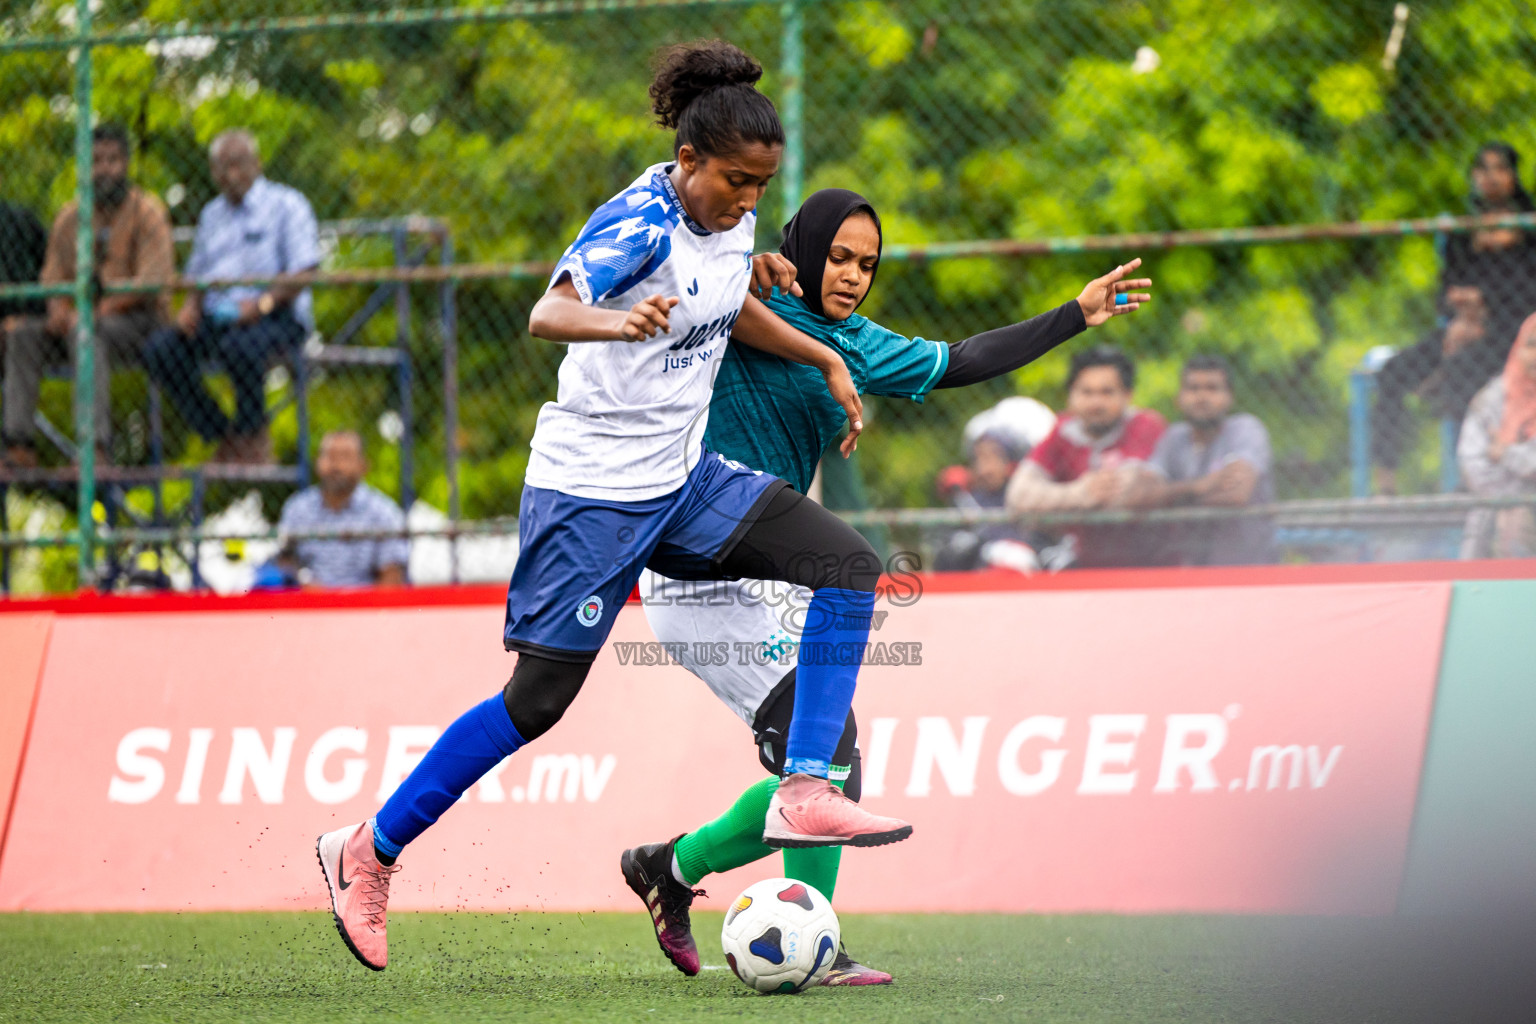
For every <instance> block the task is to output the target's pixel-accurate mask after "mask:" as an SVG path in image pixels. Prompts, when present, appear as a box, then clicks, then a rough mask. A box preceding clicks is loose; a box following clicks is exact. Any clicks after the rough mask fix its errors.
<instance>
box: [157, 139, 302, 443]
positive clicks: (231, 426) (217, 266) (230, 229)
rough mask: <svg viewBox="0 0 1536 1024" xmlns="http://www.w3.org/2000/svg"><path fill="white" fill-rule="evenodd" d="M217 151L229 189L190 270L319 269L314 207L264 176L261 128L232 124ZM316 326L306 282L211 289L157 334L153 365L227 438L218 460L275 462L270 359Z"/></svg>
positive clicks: (209, 428)
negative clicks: (215, 388)
mask: <svg viewBox="0 0 1536 1024" xmlns="http://www.w3.org/2000/svg"><path fill="white" fill-rule="evenodd" d="M208 153H209V161H210V164H211V167H212V170H213V180H214V182H215V183H216V184H217V185H218V187H219V193H220V194H219V196H217V197H216V198H215V199H213V200H212V201H211V202H209V203H208V205H207V206H205V207H203V212H202V215H201V216H200V217H199V218H198V221H197V234H196V236H195V237H194V239H193V242H192V257H191V259H190V260H189V261H188V263H187V276H188V277H190V278H193V279H195V280H200V281H217V280H229V279H232V278H242V277H268V276H273V275H277V274H289V273H297V272H300V271H306V270H313V269H314V268H315V267H316V266H317V265H318V264H319V262H320V253H319V231H318V228H317V226H316V223H315V212H314V210H313V209H312V208H311V207H310V205H309V200H308V199H305V198H304V196H303V195H302V194H300V193H299V192H297V191H296V190H294V189H292V188H289V187H288V186H286V185H278V184H275V183H274V182H271V181H268V180H267V179H266V178H264V177H262V174H261V155H260V152H259V150H258V148H257V144H256V138H255V136H253V135H252V134H251V133H250V132H248V131H246V130H245V129H243V128H235V129H231V130H229V131H226V132H223V133H221V134H219V135H218V136H217V137H216V138H215V139H214V140H213V145H212V146H210V147H209V150H208ZM313 328H314V314H313V308H312V299H311V296H310V293H309V289H307V288H299V287H295V286H293V285H287V284H273V285H271V286H269V287H267V288H259V287H254V286H248V285H241V286H238V287H233V288H213V289H208V290H205V291H201V292H195V293H193V294H191V295H189V296H187V299H186V301H185V302H184V303H183V304H182V307H181V312H180V313H179V314H177V317H176V324H175V326H173V327H167V328H165V329H163V330H160V331H157V332H156V333H155V336H154V337H153V338H152V339H151V340H150V343H149V349H148V351H147V352H146V353H145V363H146V365H147V366H148V367H149V372H150V373H151V374H152V375H153V376H154V378H155V380H157V381H158V382H159V383H160V385H161V387H163V388H164V389H165V391H166V394H167V396H168V397H169V398H170V399H171V401H172V402H173V403H175V405H176V408H177V409H178V410H180V412H181V415H182V416H183V418H185V419H186V421H187V423H188V425H190V426H191V427H192V429H193V430H196V431H197V432H198V433H199V434H201V435H202V436H203V437H205V438H207V439H208V440H210V441H217V442H219V448H218V451H217V452H215V454H214V456H213V458H214V461H215V462H241V463H253V464H260V463H266V462H270V461H272V440H271V437H270V435H269V434H268V432H267V412H266V395H265V391H264V388H263V383H264V381H265V378H266V371H267V364H268V362H270V361H271V360H272V358H273V357H274V356H277V355H281V354H285V353H287V352H289V351H291V350H293V349H294V348H295V347H296V346H297V345H298V344H299V343H300V342H302V341H303V340H304V338H305V337H306V336H307V335H308V334H309V332H310V331H311V330H312V329H313ZM210 358H216V359H217V360H218V361H219V362H220V363H221V364H222V365H223V366H224V368H225V369H226V370H227V371H228V372H229V376H230V379H231V382H232V383H233V384H234V390H235V415H234V418H233V419H231V418H230V417H229V416H227V415H226V414H225V413H224V411H223V410H222V409H220V408H219V405H218V403H217V402H216V401H214V398H213V395H212V394H210V393H209V391H208V386H207V384H206V383H205V382H204V380H203V374H202V366H201V363H202V361H203V360H204V359H210Z"/></svg>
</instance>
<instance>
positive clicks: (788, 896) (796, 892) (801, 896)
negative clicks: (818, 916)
mask: <svg viewBox="0 0 1536 1024" xmlns="http://www.w3.org/2000/svg"><path fill="white" fill-rule="evenodd" d="M779 899H780V900H781V901H782V902H784V903H793V904H795V906H797V907H799V908H801V909H802V910H815V909H816V904H815V903H813V902H812V901H811V894H810V893H808V892H806V891H805V886H803V885H801V884H800V883H798V882H796V883H795V884H794V885H792V886H790V887H789V888H788V889H785V890H784V891H783V892H781V893H779Z"/></svg>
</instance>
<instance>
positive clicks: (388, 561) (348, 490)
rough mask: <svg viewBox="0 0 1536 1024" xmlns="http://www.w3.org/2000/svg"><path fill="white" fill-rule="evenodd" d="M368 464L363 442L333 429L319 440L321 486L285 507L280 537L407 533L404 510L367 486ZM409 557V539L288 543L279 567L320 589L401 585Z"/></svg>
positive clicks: (302, 493) (321, 539) (317, 461)
mask: <svg viewBox="0 0 1536 1024" xmlns="http://www.w3.org/2000/svg"><path fill="white" fill-rule="evenodd" d="M367 471H368V461H367V459H366V458H365V457H364V454H363V439H362V438H361V437H359V436H358V434H357V432H356V431H352V430H333V431H331V432H330V433H329V434H326V435H325V436H324V437H323V438H321V439H320V453H319V455H318V456H317V457H316V459H315V475H316V476H317V477H319V478H320V482H319V483H318V484H316V485H314V486H311V487H307V488H305V489H304V490H302V491H300V492H299V493H298V494H295V495H294V496H293V497H291V498H289V499H288V501H287V502H286V503H285V504H284V505H283V515H282V519H281V520H279V522H278V532H279V534H289V533H293V532H296V531H299V530H337V531H342V530H363V529H387V530H404V529H405V513H404V512H402V511H400V506H398V505H396V504H395V503H394V502H393V501H390V500H389V499H388V498H387V497H385V496H384V495H383V494H381V493H379V492H378V491H376V490H374V489H373V488H372V487H369V486H368V485H367V484H365V483H363V474H364V473H366V472H367ZM410 557H411V542H410V540H409V539H407V538H405V537H368V538H360V539H342V538H334V539H333V538H329V537H318V538H316V537H311V538H304V539H295V538H289V539H287V540H285V541H284V542H283V547H282V550H281V552H279V554H278V556H277V558H276V559H275V563H276V565H277V567H278V568H280V569H281V570H283V572H284V574H285V575H288V576H291V577H293V578H296V579H298V580H299V581H301V582H304V583H307V584H309V585H312V586H318V587H367V586H373V585H378V586H401V585H403V584H404V583H405V581H406V580H405V568H406V564H407V563H408V562H409V561H410Z"/></svg>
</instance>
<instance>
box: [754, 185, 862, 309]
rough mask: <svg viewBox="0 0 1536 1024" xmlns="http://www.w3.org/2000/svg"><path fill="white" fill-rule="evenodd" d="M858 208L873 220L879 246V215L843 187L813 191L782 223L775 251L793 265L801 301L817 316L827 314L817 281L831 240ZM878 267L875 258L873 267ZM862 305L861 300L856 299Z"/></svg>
mask: <svg viewBox="0 0 1536 1024" xmlns="http://www.w3.org/2000/svg"><path fill="white" fill-rule="evenodd" d="M860 210H863V211H864V212H865V213H867V214H869V216H870V219H871V220H873V221H874V222H875V234H877V235H879V236H880V246H881V248H883V247H884V245H885V235H884V234H883V233H882V232H881V229H880V215H879V214H878V213H876V212H875V208H874V207H873V206H871V205H870V203H869V200H868V199H865V198H864V197H863V196H861V195H859V194H858V193H857V192H850V191H848V190H847V189H845V188H824V189H822V190H821V191H820V192H816V193H814V194H813V195H812V196H811V197H810V198H809V199H807V200H806V201H805V202H804V203H802V204H801V205H800V209H799V210H798V211H797V212H796V213H795V215H794V216H793V217H791V218H790V219H789V223H788V224H785V225H784V244H783V245H781V246H779V253H780V254H781V255H783V256H784V258H785V259H787V260H789V262H791V263H793V264H794V265H795V271H796V273H797V274H798V276H799V280H800V288H801V289H802V290H803V291H804V292H805V295H804V296H803V297H802V301H803V302H804V303H805V304H806V305H807V306H808V307H810V310H811V312H812V313H815V314H816V315H817V316H821V317H824V316H826V315H827V314H826V313H825V312H824V311H823V310H822V308H821V281H822V277H823V275H824V274H825V273H826V270H827V254H828V253H829V252H831V250H832V240H833V239H834V238H836V237H837V232H838V230H839V229H840V228H842V226H843V221H845V220H847V219H848V217H849V216H850V215H851V214H854V213H857V212H858V211H860ZM879 269H880V263H879V260H878V259H877V260H876V262H875V270H876V271H878V270H879ZM869 286H870V287H871V288H873V287H874V286H875V275H874V274H873V273H871V274H870V275H869ZM864 297H865V298H868V297H869V292H865V293H864ZM862 304H863V300H860V305H862Z"/></svg>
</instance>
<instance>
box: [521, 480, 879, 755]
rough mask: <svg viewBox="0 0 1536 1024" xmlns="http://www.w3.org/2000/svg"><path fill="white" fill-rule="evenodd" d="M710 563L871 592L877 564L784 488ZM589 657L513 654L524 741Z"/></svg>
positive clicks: (542, 728) (728, 572)
mask: <svg viewBox="0 0 1536 1024" xmlns="http://www.w3.org/2000/svg"><path fill="white" fill-rule="evenodd" d="M715 565H716V567H717V568H718V570H719V574H720V576H721V578H723V579H757V580H782V581H784V582H785V583H793V584H796V585H797V586H802V587H807V588H809V589H811V590H820V589H822V588H824V587H837V588H839V589H842V590H859V591H863V592H865V593H873V592H874V590H875V585H876V583H878V582H879V579H880V569H881V565H880V557H879V556H878V555H876V554H875V549H874V548H872V547H870V546H869V541H867V540H865V539H864V537H863V536H862V535H861V534H860V533H859V532H858V531H857V530H855V529H854V528H853V527H851V526H849V525H848V524H847V523H845V522H843V521H842V520H841V519H839V518H838V517H837V516H835V515H833V514H832V513H831V512H828V511H827V510H826V509H824V508H822V507H821V506H820V505H818V504H816V503H815V502H814V501H812V500H810V499H809V498H807V497H806V496H805V495H803V494H801V493H799V492H798V491H795V490H793V489H792V488H789V487H782V488H780V489H779V492H778V493H777V494H775V495H774V496H773V497H772V498H770V499H769V501H768V504H767V505H766V506H764V508H763V510H762V512H760V513H759V514H758V516H757V518H756V519H755V520H754V521H753V523H752V525H751V526H750V527H748V528H747V530H746V532H745V533H743V534H742V535H741V537H740V538H738V539H737V541H736V544H735V545H734V546H733V547H731V548H730V549H729V550H727V551H725V552H724V553H722V554H720V555H717V556H716V558H715ZM596 657H597V655H596V654H595V653H594V654H593V656H592V659H591V660H588V661H585V662H569V661H554V660H552V659H550V658H541V657H539V656H538V655H536V654H528V653H523V654H519V655H518V658H517V667H516V668H514V669H513V670H512V678H511V680H510V681H509V682H508V683H507V685H506V686H505V687H504V688H503V689H502V691H501V697H502V700H503V701H504V702H505V703H506V705H507V714H508V715H510V716H511V717H512V724H513V725H514V726H515V727H516V728H517V731H518V733H519V734H521V735H522V737H523V739H524V740H535V739H538V738H539V737H540V736H542V735H544V734H545V733H546V732H548V731H549V730H550V728H552V727H553V726H554V724H555V723H556V722H558V721H560V716H562V715H564V714H565V709H566V708H568V707H570V706H571V702H572V701H574V700H575V699H576V694H578V693H580V692H581V684H582V683H584V682H585V681H586V679H587V673H588V672H590V671H591V670H592V660H595V659H596Z"/></svg>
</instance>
